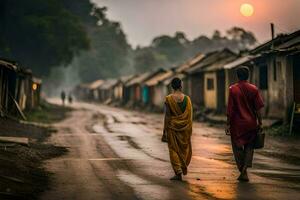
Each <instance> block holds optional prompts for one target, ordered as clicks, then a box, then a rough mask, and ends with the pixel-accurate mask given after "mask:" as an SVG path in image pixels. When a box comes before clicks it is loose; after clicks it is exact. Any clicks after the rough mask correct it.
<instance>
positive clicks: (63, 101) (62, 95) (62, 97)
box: [60, 91, 66, 105]
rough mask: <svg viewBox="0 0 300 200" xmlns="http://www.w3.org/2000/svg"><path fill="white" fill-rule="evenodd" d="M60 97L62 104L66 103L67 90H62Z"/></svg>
mask: <svg viewBox="0 0 300 200" xmlns="http://www.w3.org/2000/svg"><path fill="white" fill-rule="evenodd" d="M60 98H61V101H62V104H63V105H65V99H66V93H65V91H61V93H60Z"/></svg>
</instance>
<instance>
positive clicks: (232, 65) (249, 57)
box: [224, 55, 260, 69]
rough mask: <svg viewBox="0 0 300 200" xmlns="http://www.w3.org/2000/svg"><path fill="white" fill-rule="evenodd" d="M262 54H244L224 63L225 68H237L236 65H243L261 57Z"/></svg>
mask: <svg viewBox="0 0 300 200" xmlns="http://www.w3.org/2000/svg"><path fill="white" fill-rule="evenodd" d="M259 56H260V55H255V56H254V55H246V56H243V57H239V58H237V59H235V60H234V61H232V62H229V63H227V64H226V65H224V69H232V68H235V67H238V66H240V65H243V64H245V63H247V62H249V61H251V60H253V59H255V58H257V57H259Z"/></svg>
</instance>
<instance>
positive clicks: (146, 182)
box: [41, 100, 300, 200]
mask: <svg viewBox="0 0 300 200" xmlns="http://www.w3.org/2000/svg"><path fill="white" fill-rule="evenodd" d="M52 101H54V102H55V100H52ZM73 107H74V108H75V110H74V111H73V112H72V113H71V115H70V116H69V117H68V118H67V119H66V120H64V121H62V122H60V123H58V124H55V127H56V128H57V130H58V132H57V133H56V134H53V135H52V137H51V138H50V140H49V142H51V143H54V144H57V145H60V146H66V147H68V148H69V150H70V152H69V153H68V154H67V155H66V156H63V157H60V158H56V159H52V160H50V161H48V162H47V163H46V164H45V165H46V167H47V169H48V170H50V171H51V172H53V173H54V176H53V184H52V185H53V187H52V188H50V189H49V190H48V191H47V192H45V193H44V194H43V196H42V197H41V199H43V200H50V199H51V200H52V199H64V200H68V199H70V200H76V199H78V200H79V199H80V200H92V199H95V200H99V199H104V200H108V199H122V200H126V199H130V200H131V199H133V200H134V199H151V200H152V199H162V200H164V199H170V200H177V199H178V200H183V199H280V200H282V199H297V198H299V196H300V184H299V183H300V164H299V155H300V154H299V152H300V149H299V148H300V147H299V144H300V143H299V141H295V140H288V141H285V140H282V139H277V138H267V141H268V145H267V147H266V149H264V150H263V151H259V152H258V153H257V154H255V162H254V168H253V169H251V170H250V178H251V182H250V183H239V182H238V181H236V177H237V175H238V174H237V170H236V168H235V165H234V161H233V157H232V154H231V147H230V142H229V138H228V137H226V136H224V131H223V130H222V129H218V128H213V127H209V126H208V125H206V124H202V123H194V132H193V137H192V140H193V158H192V162H191V165H190V167H189V174H188V175H187V176H186V177H184V181H183V182H171V181H169V178H170V177H171V176H172V175H173V172H172V169H171V166H170V163H169V158H168V150H167V146H166V144H165V143H161V142H160V138H161V132H162V122H163V117H162V115H160V114H145V113H141V112H136V111H127V110H123V109H119V108H111V107H107V106H102V105H101V106H99V105H92V104H86V103H76V104H74V105H73Z"/></svg>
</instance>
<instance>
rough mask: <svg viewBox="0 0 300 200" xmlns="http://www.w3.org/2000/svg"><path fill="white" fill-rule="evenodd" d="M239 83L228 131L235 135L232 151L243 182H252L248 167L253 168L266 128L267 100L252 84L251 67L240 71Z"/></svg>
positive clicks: (233, 93) (232, 94) (232, 97)
mask: <svg viewBox="0 0 300 200" xmlns="http://www.w3.org/2000/svg"><path fill="white" fill-rule="evenodd" d="M236 74H237V77H238V79H239V81H238V83H236V84H234V85H232V86H230V88H229V97H228V107H227V127H226V130H225V132H226V134H227V135H231V142H232V150H233V154H234V157H235V161H236V164H237V168H238V169H239V171H240V173H241V174H240V176H239V177H238V180H239V181H249V178H248V174H247V168H249V167H252V160H253V153H254V141H255V137H256V135H257V134H258V132H259V131H260V130H261V127H262V117H261V111H260V110H261V108H262V107H264V103H263V99H262V97H261V95H260V94H259V91H258V89H257V87H256V86H255V85H252V84H250V83H249V82H248V81H247V80H248V78H249V69H248V67H244V66H243V67H240V68H238V69H237V70H236Z"/></svg>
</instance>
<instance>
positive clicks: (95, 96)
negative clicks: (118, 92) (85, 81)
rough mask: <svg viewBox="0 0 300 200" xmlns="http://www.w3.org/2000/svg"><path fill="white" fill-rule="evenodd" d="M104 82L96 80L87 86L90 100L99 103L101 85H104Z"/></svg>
mask: <svg viewBox="0 0 300 200" xmlns="http://www.w3.org/2000/svg"><path fill="white" fill-rule="evenodd" d="M104 82H105V81H104V80H101V79H99V80H96V81H94V82H92V83H90V84H89V85H88V90H89V94H90V95H89V96H90V100H94V101H100V90H99V88H100V87H101V85H103V84H104Z"/></svg>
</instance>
